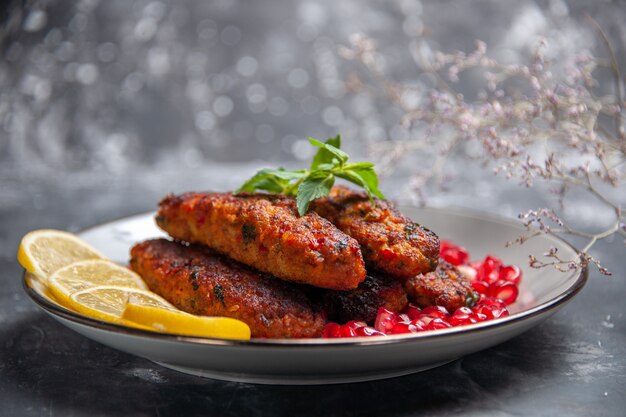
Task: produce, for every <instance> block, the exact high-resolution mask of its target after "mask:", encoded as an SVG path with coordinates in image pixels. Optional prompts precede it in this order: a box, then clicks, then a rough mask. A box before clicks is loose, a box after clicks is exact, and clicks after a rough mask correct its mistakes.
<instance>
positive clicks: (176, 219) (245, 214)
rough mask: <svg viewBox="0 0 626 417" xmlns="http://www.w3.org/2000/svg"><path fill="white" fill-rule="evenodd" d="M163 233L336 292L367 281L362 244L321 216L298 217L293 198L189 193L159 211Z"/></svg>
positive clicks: (170, 198)
mask: <svg viewBox="0 0 626 417" xmlns="http://www.w3.org/2000/svg"><path fill="white" fill-rule="evenodd" d="M156 222H157V224H158V226H159V227H161V228H162V229H163V230H165V231H166V232H167V233H168V234H169V235H170V236H172V237H173V238H174V239H176V240H182V241H185V242H189V243H200V244H204V245H207V246H208V247H210V248H212V249H214V250H216V251H218V252H220V253H222V254H224V255H227V256H229V257H231V258H233V259H235V260H237V261H239V262H241V263H244V264H246V265H249V266H252V267H254V268H256V269H258V270H260V271H263V272H266V273H269V274H272V275H273V276H275V277H278V278H281V279H284V280H287V281H291V282H297V283H302V284H309V285H314V286H316V287H322V288H330V289H335V290H349V289H354V288H356V287H357V286H358V285H359V283H361V282H362V281H363V280H364V279H365V266H364V262H363V258H362V256H361V250H360V249H359V244H358V243H357V242H356V240H354V239H353V238H351V237H349V236H348V235H346V234H345V233H343V232H342V231H340V230H339V229H337V228H336V227H335V226H334V225H332V224H331V223H330V222H329V221H328V220H326V219H324V218H322V217H320V216H319V215H318V214H316V213H312V212H311V213H307V214H305V215H303V216H300V215H298V211H297V208H296V201H295V199H294V198H291V197H285V196H277V195H267V194H238V195H233V194H232V193H186V194H182V195H178V196H175V195H169V196H167V197H166V198H165V199H163V200H162V201H161V203H160V205H159V211H158V214H157V217H156Z"/></svg>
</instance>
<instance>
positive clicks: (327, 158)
mask: <svg viewBox="0 0 626 417" xmlns="http://www.w3.org/2000/svg"><path fill="white" fill-rule="evenodd" d="M309 141H311V139H309ZM325 144H326V145H331V146H333V147H335V148H337V149H339V148H341V135H337V136H335V137H334V138H328V139H326V142H325ZM334 157H335V155H334V154H333V153H332V152H330V151H329V150H327V149H325V148H324V147H323V146H322V147H320V149H319V150H318V151H317V153H316V154H315V156H314V157H313V161H312V162H311V168H310V170H311V171H314V170H316V169H318V167H319V166H320V165H322V164H324V165H326V164H331V165H332V162H333V158H334Z"/></svg>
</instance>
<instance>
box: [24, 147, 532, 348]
mask: <svg viewBox="0 0 626 417" xmlns="http://www.w3.org/2000/svg"><path fill="white" fill-rule="evenodd" d="M309 141H310V143H311V144H312V145H313V146H316V147H318V148H319V149H318V152H317V154H316V155H315V156H314V158H313V162H312V163H311V166H310V168H309V169H308V170H307V169H302V170H295V171H287V170H285V169H283V168H278V169H264V170H261V171H259V172H257V173H256V174H255V175H254V176H253V177H252V178H250V179H249V180H248V181H246V182H245V183H244V184H243V185H242V186H241V187H240V188H239V189H238V190H237V191H235V193H198V192H189V193H185V194H181V195H168V196H167V197H165V198H164V199H163V200H162V201H161V202H160V205H159V210H158V213H157V216H156V219H155V220H156V223H157V225H158V226H159V227H160V228H161V229H163V230H164V231H166V232H167V233H168V234H169V235H170V236H171V237H172V238H173V239H174V241H171V240H167V239H153V240H148V241H145V242H142V243H138V244H136V245H135V246H134V247H133V248H132V249H131V260H130V266H131V269H132V270H134V271H135V272H136V273H135V272H132V271H130V270H127V269H126V268H123V267H121V266H118V265H116V264H114V263H112V262H110V261H108V260H104V259H101V258H103V257H102V255H101V254H100V253H99V252H98V251H97V250H95V249H93V248H91V247H90V246H89V245H87V244H86V243H84V242H82V241H81V240H80V239H78V238H77V237H75V236H73V235H71V234H69V233H65V232H59V231H52V230H41V231H35V232H31V233H29V234H27V235H26V236H25V237H24V239H23V241H22V244H21V246H20V250H19V252H18V259H19V261H20V263H21V264H22V265H23V266H24V268H25V269H27V270H28V271H30V272H32V273H34V274H35V275H36V276H39V277H40V278H38V279H37V280H33V281H32V282H31V285H32V286H33V287H34V288H37V289H38V291H39V292H40V293H42V294H44V295H45V296H47V297H48V298H49V299H50V300H52V301H54V302H57V303H59V304H62V305H64V306H66V307H67V308H69V309H72V310H75V311H77V312H81V313H83V314H85V315H87V316H90V317H94V318H98V319H101V320H106V321H110V322H114V323H118V324H126V325H129V326H135V327H140V328H144V329H149V330H160V331H165V332H171V333H177V334H186V335H193V336H207V337H221V338H231V339H248V338H250V337H256V338H311V337H355V336H377V335H378V336H380V335H388V334H399V333H417V332H421V331H429V330H437V329H444V328H449V327H453V326H460V325H466V324H473V323H478V322H480V321H484V320H490V319H495V318H499V317H504V316H506V315H508V310H507V307H506V306H507V305H508V304H511V303H513V302H514V301H515V300H516V298H517V296H518V287H517V286H518V284H519V282H520V279H521V270H520V269H519V268H517V267H516V266H514V265H503V264H502V261H501V260H500V259H498V258H496V257H495V256H491V255H490V256H487V257H486V258H485V259H484V261H482V262H471V261H470V256H469V253H468V252H467V250H466V249H464V248H463V247H461V246H458V245H455V244H453V243H452V242H449V241H442V242H441V243H440V241H439V237H438V236H437V235H436V234H435V233H433V232H431V231H430V230H429V229H427V228H425V227H423V226H422V225H420V224H418V223H416V222H414V221H412V220H410V219H409V218H407V217H406V216H404V215H403V214H402V213H400V212H399V211H398V210H397V209H396V208H395V207H394V206H393V205H392V204H391V203H390V202H388V201H386V200H385V199H384V196H383V194H382V193H381V192H380V190H379V189H378V178H377V176H376V173H375V171H374V167H373V164H371V163H369V162H356V163H348V158H349V157H348V155H347V154H346V153H345V152H343V151H341V150H340V149H339V148H340V145H341V140H340V137H339V136H337V137H335V138H330V139H328V140H327V141H326V142H325V143H322V142H319V141H316V140H314V139H310V140H309ZM336 178H342V179H344V180H347V181H349V182H352V183H355V184H357V185H360V186H362V187H363V188H364V189H365V191H366V192H357V191H353V190H351V189H349V188H346V187H344V186H334V184H335V179H336ZM258 190H261V191H263V193H258V192H256V191H258ZM268 193H269V194H268ZM440 258H441V259H440ZM366 265H367V268H368V271H366V270H365V266H366ZM137 274H138V275H137ZM140 277H141V278H140ZM147 288H149V289H150V290H152V291H154V292H150V291H148V290H147Z"/></svg>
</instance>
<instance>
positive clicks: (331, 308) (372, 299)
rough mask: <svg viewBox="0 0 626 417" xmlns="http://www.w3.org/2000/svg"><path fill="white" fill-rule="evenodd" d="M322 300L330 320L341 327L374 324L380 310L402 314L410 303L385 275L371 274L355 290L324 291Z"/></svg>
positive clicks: (398, 286) (391, 278)
mask: <svg viewBox="0 0 626 417" xmlns="http://www.w3.org/2000/svg"><path fill="white" fill-rule="evenodd" d="M318 296H319V297H320V300H321V303H322V305H323V306H324V309H325V310H326V312H327V313H328V318H329V319H330V320H333V321H336V322H339V323H346V322H348V321H351V320H357V321H362V322H365V323H370V324H373V323H374V320H375V319H376V313H377V312H378V309H379V308H381V307H384V308H386V309H388V310H391V311H402V310H404V308H405V307H406V306H407V303H408V301H407V296H406V292H405V291H404V288H403V287H402V284H401V283H400V282H399V281H398V280H397V279H395V278H394V277H391V276H389V275H385V274H368V275H367V277H366V278H365V281H363V282H362V283H361V284H360V285H359V287H358V288H357V289H355V290H350V291H332V290H321V291H320V292H319V294H318Z"/></svg>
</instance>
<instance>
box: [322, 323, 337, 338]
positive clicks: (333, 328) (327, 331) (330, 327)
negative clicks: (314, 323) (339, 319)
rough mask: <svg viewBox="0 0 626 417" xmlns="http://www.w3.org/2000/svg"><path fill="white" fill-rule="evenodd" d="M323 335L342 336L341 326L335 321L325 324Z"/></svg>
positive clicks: (330, 336)
mask: <svg viewBox="0 0 626 417" xmlns="http://www.w3.org/2000/svg"><path fill="white" fill-rule="evenodd" d="M323 335H324V337H329V338H332V337H341V326H340V325H338V324H337V323H333V322H330V323H327V324H326V326H324V333H323Z"/></svg>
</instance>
